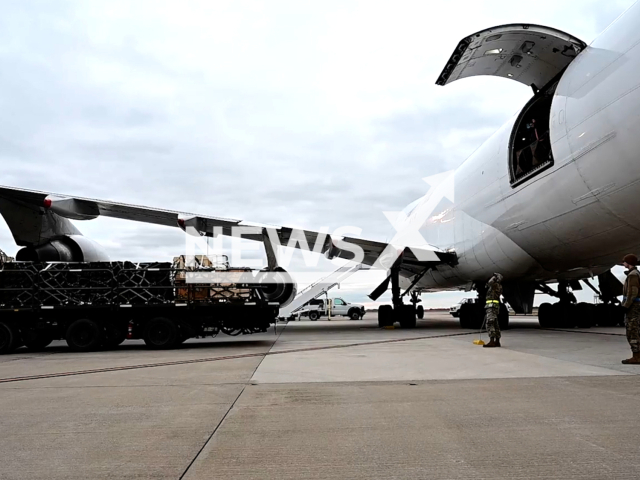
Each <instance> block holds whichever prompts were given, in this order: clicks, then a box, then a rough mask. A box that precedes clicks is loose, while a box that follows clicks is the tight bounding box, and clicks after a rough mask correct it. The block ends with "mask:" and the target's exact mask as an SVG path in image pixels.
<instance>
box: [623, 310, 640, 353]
mask: <svg viewBox="0 0 640 480" xmlns="http://www.w3.org/2000/svg"><path fill="white" fill-rule="evenodd" d="M624 325H625V326H626V327H627V340H628V341H629V346H630V347H631V351H632V352H633V353H640V303H634V304H633V305H631V307H630V308H629V310H627V314H626V316H625V319H624Z"/></svg>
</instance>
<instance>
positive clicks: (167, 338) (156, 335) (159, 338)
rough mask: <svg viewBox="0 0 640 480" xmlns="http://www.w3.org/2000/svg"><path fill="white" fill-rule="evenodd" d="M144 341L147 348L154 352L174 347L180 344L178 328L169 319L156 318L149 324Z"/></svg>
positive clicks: (145, 330)
mask: <svg viewBox="0 0 640 480" xmlns="http://www.w3.org/2000/svg"><path fill="white" fill-rule="evenodd" d="M143 339H144V343H146V344H147V347H149V348H152V349H154V350H160V349H163V348H171V347H174V346H175V345H176V343H177V342H178V327H177V326H176V324H175V323H174V322H173V321H171V320H169V319H168V318H164V317H157V318H154V319H152V320H150V321H149V323H147V326H146V328H145V329H144V336H143Z"/></svg>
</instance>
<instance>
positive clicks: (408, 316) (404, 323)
mask: <svg viewBox="0 0 640 480" xmlns="http://www.w3.org/2000/svg"><path fill="white" fill-rule="evenodd" d="M391 298H392V303H393V306H391V305H382V306H381V307H380V308H379V309H378V326H379V327H380V328H383V327H391V326H393V324H394V323H395V322H398V323H399V324H400V326H401V327H402V328H415V327H416V316H417V314H418V311H417V310H418V309H417V308H416V303H417V296H414V295H413V294H412V303H411V305H405V304H404V303H403V302H402V295H401V294H400V267H395V266H394V267H392V268H391ZM422 312H423V315H424V309H423V310H422Z"/></svg>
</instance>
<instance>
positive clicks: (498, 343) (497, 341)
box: [496, 338, 502, 347]
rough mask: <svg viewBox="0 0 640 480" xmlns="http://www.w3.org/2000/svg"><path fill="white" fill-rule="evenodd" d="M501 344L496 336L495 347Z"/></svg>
mask: <svg viewBox="0 0 640 480" xmlns="http://www.w3.org/2000/svg"><path fill="white" fill-rule="evenodd" d="M501 346H502V345H500V339H499V338H496V347H501Z"/></svg>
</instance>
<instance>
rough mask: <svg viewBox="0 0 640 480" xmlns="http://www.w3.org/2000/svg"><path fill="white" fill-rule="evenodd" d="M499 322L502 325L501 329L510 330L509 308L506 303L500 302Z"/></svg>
mask: <svg viewBox="0 0 640 480" xmlns="http://www.w3.org/2000/svg"><path fill="white" fill-rule="evenodd" d="M498 324H499V325H500V330H509V309H508V308H507V306H506V305H505V304H504V303H501V304H500V312H499V313H498Z"/></svg>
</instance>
